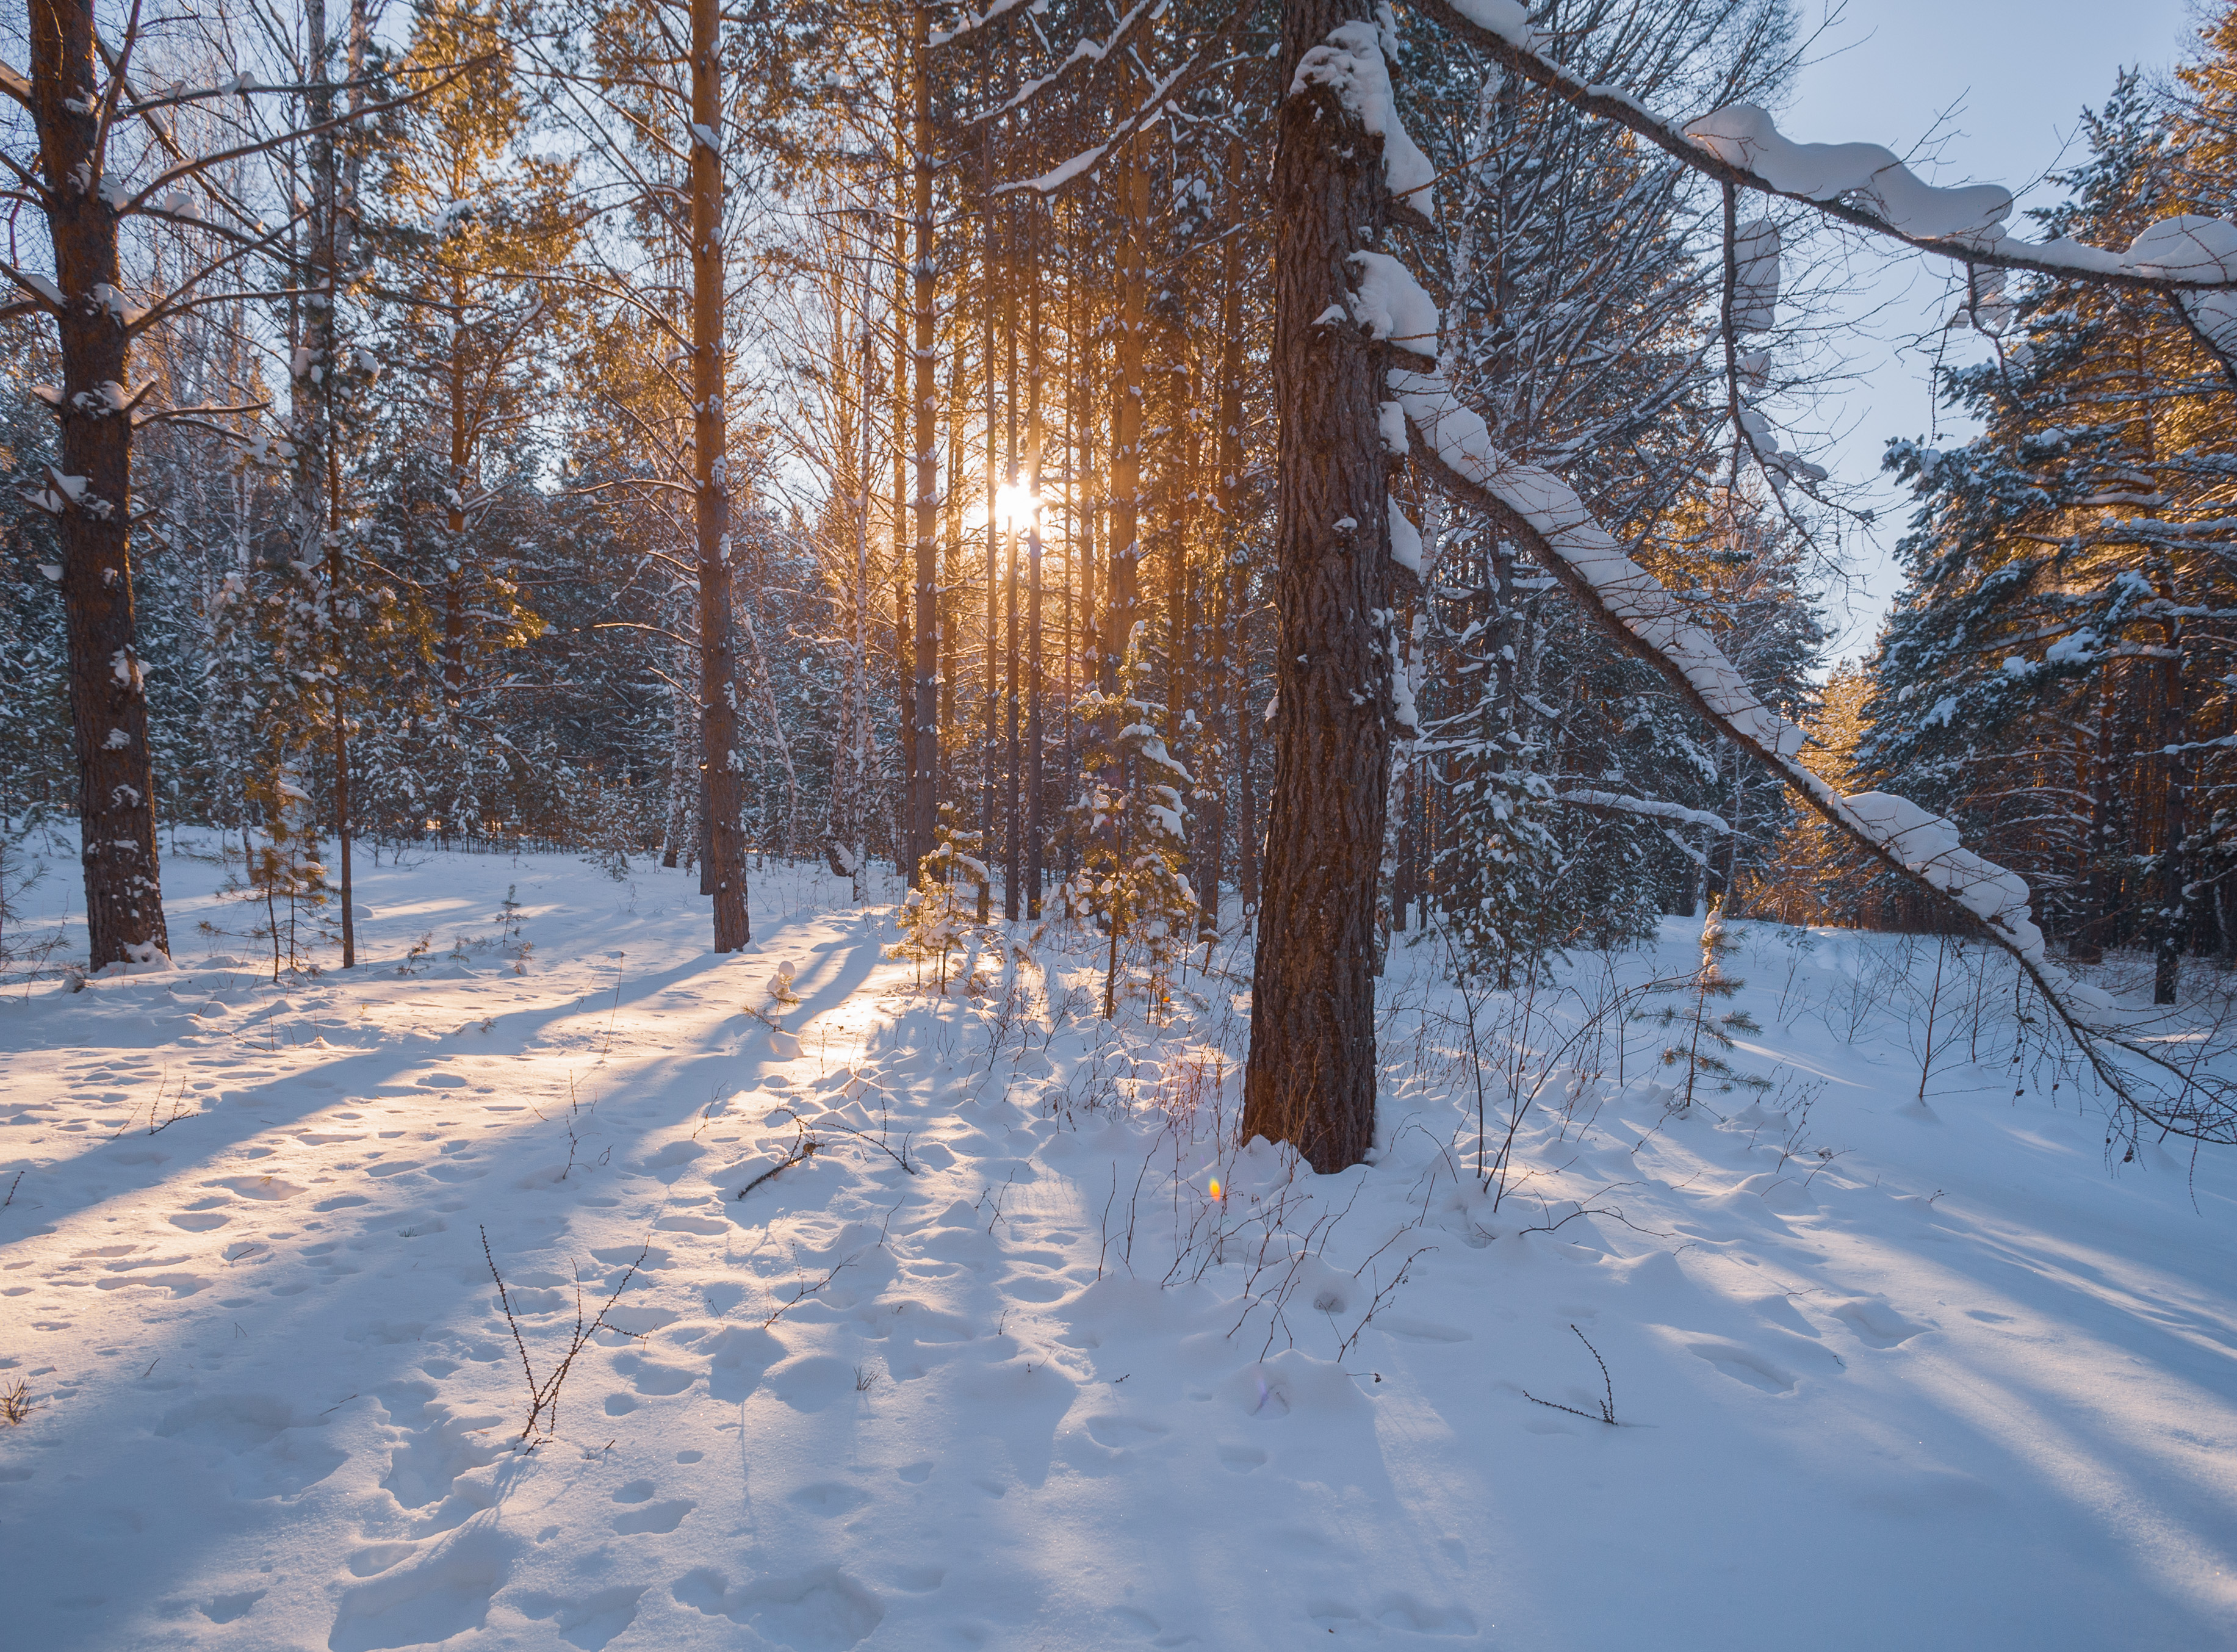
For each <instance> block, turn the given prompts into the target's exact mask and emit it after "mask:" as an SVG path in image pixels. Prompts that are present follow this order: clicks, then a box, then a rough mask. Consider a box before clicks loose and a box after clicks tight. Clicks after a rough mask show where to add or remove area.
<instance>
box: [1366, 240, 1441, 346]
mask: <svg viewBox="0 0 2237 1652" xmlns="http://www.w3.org/2000/svg"><path fill="white" fill-rule="evenodd" d="M1347 262H1349V263H1353V264H1356V265H1358V266H1359V286H1358V287H1356V289H1355V290H1354V291H1353V293H1352V294H1351V296H1350V304H1351V314H1352V319H1353V320H1356V321H1357V322H1358V323H1359V324H1360V325H1361V326H1362V327H1365V328H1366V329H1367V335H1368V337H1369V338H1371V339H1388V340H1389V341H1390V342H1391V343H1393V344H1396V345H1401V346H1402V347H1405V348H1407V349H1409V350H1410V351H1412V352H1413V353H1414V354H1416V355H1424V356H1434V355H1435V354H1436V353H1437V307H1436V304H1435V302H1434V301H1432V300H1431V299H1430V297H1429V294H1428V293H1426V292H1424V291H1423V290H1422V284H1421V282H1419V281H1415V279H1414V276H1413V272H1412V271H1410V270H1409V269H1408V268H1406V266H1405V265H1403V264H1402V263H1400V262H1399V261H1397V260H1396V259H1395V258H1393V257H1391V256H1390V254H1388V253H1354V254H1351V255H1350V257H1349V259H1348V260H1347Z"/></svg>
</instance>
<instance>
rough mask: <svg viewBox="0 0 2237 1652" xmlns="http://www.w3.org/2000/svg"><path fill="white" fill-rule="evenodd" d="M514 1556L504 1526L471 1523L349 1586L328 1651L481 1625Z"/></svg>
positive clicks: (408, 1641) (420, 1639)
mask: <svg viewBox="0 0 2237 1652" xmlns="http://www.w3.org/2000/svg"><path fill="white" fill-rule="evenodd" d="M510 1568H511V1550H510V1546H509V1543H508V1542H507V1540H506V1539H505V1536H504V1535H503V1534H502V1532H501V1530H499V1529H498V1528H497V1527H495V1526H486V1525H485V1526H469V1527H467V1528H465V1530H461V1531H459V1532H458V1533H457V1534H456V1535H455V1536H452V1538H451V1539H450V1540H449V1541H448V1542H446V1543H441V1544H439V1545H437V1546H435V1547H433V1548H431V1549H428V1550H422V1551H421V1552H420V1553H419V1555H417V1556H414V1557H413V1558H412V1560H410V1561H408V1562H406V1563H404V1564H402V1565H399V1566H396V1567H393V1568H392V1569H388V1570H386V1571H383V1572H381V1573H379V1575H377V1576H373V1577H372V1578H370V1579H368V1580H367V1581H366V1582H365V1583H360V1584H358V1585H356V1586H355V1587H354V1588H352V1589H347V1590H345V1591H344V1593H343V1595H342V1598H341V1609H340V1612H339V1613H337V1614H336V1616H335V1618H334V1627H333V1633H332V1634H331V1635H328V1636H327V1647H328V1649H329V1652H385V1649H389V1648H397V1647H409V1646H424V1645H426V1644H428V1643H430V1642H437V1641H447V1640H449V1639H450V1638H451V1637H452V1635H463V1634H465V1632H466V1631H467V1630H468V1629H479V1628H481V1627H482V1625H483V1624H484V1623H485V1622H487V1621H488V1618H489V1606H490V1597H491V1596H493V1595H495V1594H496V1593H497V1592H498V1589H501V1588H503V1587H504V1585H505V1576H506V1575H507V1573H508V1571H509V1570H510ZM600 1644H602V1645H603V1644H604V1642H601V1643H600Z"/></svg>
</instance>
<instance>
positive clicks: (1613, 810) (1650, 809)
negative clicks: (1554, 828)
mask: <svg viewBox="0 0 2237 1652" xmlns="http://www.w3.org/2000/svg"><path fill="white" fill-rule="evenodd" d="M1554 802H1555V803H1567V805H1568V806H1569V807H1570V808H1572V809H1600V810H1603V811H1605V812H1606V813H1608V814H1611V815H1639V816H1644V817H1645V818H1646V819H1648V820H1669V821H1675V822H1677V823H1679V825H1681V826H1702V827H1706V828H1707V829H1709V830H1710V831H1712V832H1715V833H1716V834H1717V835H1718V836H1720V837H1730V836H1732V822H1730V821H1728V820H1726V818H1725V817H1724V816H1722V815H1712V814H1711V813H1710V812H1709V811H1708V810H1707V809H1688V808H1686V806H1685V804H1683V803H1665V802H1663V801H1662V800H1661V799H1660V798H1659V797H1630V796H1625V795H1624V794H1623V793H1622V792H1620V791H1589V790H1578V791H1557V792H1555V793H1554Z"/></svg>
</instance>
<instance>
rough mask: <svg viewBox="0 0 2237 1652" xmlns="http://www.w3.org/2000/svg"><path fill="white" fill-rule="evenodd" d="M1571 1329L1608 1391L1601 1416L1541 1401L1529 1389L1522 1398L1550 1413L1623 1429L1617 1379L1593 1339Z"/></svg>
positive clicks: (1601, 1408) (1602, 1403) (1573, 1328)
mask: <svg viewBox="0 0 2237 1652" xmlns="http://www.w3.org/2000/svg"><path fill="white" fill-rule="evenodd" d="M1569 1329H1570V1330H1572V1331H1576V1332H1577V1340H1578V1341H1579V1342H1581V1343H1583V1344H1584V1345H1585V1351H1586V1352H1587V1353H1588V1354H1590V1355H1592V1357H1593V1364H1594V1365H1598V1366H1599V1367H1600V1384H1601V1386H1602V1387H1603V1388H1604V1389H1606V1390H1607V1398H1605V1399H1603V1400H1601V1401H1600V1416H1599V1417H1597V1418H1595V1417H1594V1416H1593V1414H1592V1413H1591V1412H1590V1411H1579V1410H1578V1409H1577V1408H1576V1407H1575V1406H1574V1405H1559V1404H1554V1401H1552V1400H1550V1399H1541V1398H1538V1396H1537V1395H1535V1394H1534V1393H1532V1392H1531V1391H1529V1390H1528V1389H1527V1388H1526V1389H1524V1390H1523V1391H1522V1398H1525V1399H1527V1400H1528V1401H1529V1402H1530V1403H1531V1404H1533V1405H1543V1406H1545V1407H1546V1408H1547V1410H1548V1411H1567V1412H1568V1414H1569V1415H1570V1416H1572V1417H1583V1418H1584V1419H1585V1421H1587V1423H1590V1422H1594V1421H1599V1422H1602V1423H1606V1424H1607V1425H1608V1426H1609V1427H1610V1428H1620V1427H1622V1426H1623V1424H1620V1423H1619V1422H1617V1421H1616V1420H1615V1378H1613V1377H1611V1376H1609V1375H1608V1368H1607V1360H1605V1359H1602V1358H1600V1350H1599V1349H1597V1348H1595V1347H1594V1346H1593V1344H1592V1338H1589V1337H1587V1336H1586V1335H1585V1333H1584V1332H1581V1331H1577V1328H1576V1326H1574V1325H1571V1326H1570V1327H1569Z"/></svg>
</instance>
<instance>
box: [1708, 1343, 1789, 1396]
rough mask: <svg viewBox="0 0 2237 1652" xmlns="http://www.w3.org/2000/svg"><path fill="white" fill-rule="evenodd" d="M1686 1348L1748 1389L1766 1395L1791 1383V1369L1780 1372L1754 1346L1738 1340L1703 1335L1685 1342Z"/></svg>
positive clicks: (1776, 1391) (1784, 1390)
mask: <svg viewBox="0 0 2237 1652" xmlns="http://www.w3.org/2000/svg"><path fill="white" fill-rule="evenodd" d="M1686 1352H1688V1353H1691V1354H1694V1355H1696V1356H1698V1357H1699V1358H1703V1359H1706V1360H1707V1361H1708V1362H1709V1363H1710V1364H1711V1365H1714V1366H1715V1367H1716V1368H1717V1369H1718V1370H1719V1371H1722V1372H1724V1373H1725V1375H1726V1376H1727V1377H1729V1378H1732V1380H1733V1381H1734V1382H1736V1383H1745V1384H1747V1385H1748V1386H1749V1387H1750V1388H1759V1389H1761V1390H1763V1391H1764V1392H1765V1393H1766V1394H1784V1393H1786V1392H1788V1391H1791V1390H1792V1388H1793V1386H1794V1378H1793V1376H1792V1373H1791V1372H1788V1371H1782V1370H1781V1369H1780V1368H1779V1367H1778V1365H1774V1364H1773V1363H1772V1361H1771V1360H1769V1359H1766V1358H1765V1357H1764V1356H1763V1355H1761V1354H1759V1353H1758V1352H1756V1351H1755V1350H1754V1349H1752V1348H1750V1347H1746V1346H1745V1345H1742V1344H1740V1343H1737V1342H1726V1341H1724V1340H1722V1339H1720V1338H1719V1339H1707V1338H1705V1339H1702V1340H1700V1341H1696V1342H1689V1343H1687V1344H1686Z"/></svg>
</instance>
